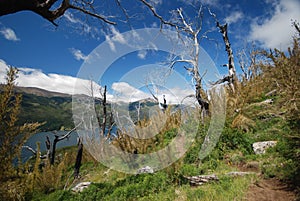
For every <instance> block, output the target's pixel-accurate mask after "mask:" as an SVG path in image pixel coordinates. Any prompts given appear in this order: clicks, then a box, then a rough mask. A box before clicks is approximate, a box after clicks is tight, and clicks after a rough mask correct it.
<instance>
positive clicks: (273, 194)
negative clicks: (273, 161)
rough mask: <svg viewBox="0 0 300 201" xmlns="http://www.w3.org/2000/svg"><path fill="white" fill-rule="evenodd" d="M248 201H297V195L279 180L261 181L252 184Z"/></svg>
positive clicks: (248, 193) (246, 197)
mask: <svg viewBox="0 0 300 201" xmlns="http://www.w3.org/2000/svg"><path fill="white" fill-rule="evenodd" d="M245 200H246V201H295V200H296V194H295V192H293V191H292V190H291V189H289V188H288V186H287V185H286V184H284V183H282V182H280V181H279V180H278V179H275V178H272V179H261V180H259V181H257V182H255V183H254V184H251V185H250V187H249V189H248V192H247V193H246V196H245Z"/></svg>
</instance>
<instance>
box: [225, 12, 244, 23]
mask: <svg viewBox="0 0 300 201" xmlns="http://www.w3.org/2000/svg"><path fill="white" fill-rule="evenodd" d="M243 16H244V15H243V13H242V12H240V11H235V12H232V13H231V14H230V15H229V16H227V17H226V18H225V22H226V23H228V24H233V23H236V22H237V21H238V20H240V19H242V18H243Z"/></svg>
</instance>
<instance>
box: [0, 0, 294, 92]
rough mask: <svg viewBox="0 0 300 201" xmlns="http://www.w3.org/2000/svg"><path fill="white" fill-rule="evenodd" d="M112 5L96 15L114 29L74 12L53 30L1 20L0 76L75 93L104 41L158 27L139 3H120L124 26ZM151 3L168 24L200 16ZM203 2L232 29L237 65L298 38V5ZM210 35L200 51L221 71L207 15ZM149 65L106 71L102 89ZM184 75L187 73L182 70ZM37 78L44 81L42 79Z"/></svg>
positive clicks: (19, 19)
mask: <svg viewBox="0 0 300 201" xmlns="http://www.w3.org/2000/svg"><path fill="white" fill-rule="evenodd" d="M95 2H98V1H95ZM102 2H104V3H102ZM111 2H114V1H108V0H107V1H101V3H102V4H101V5H96V9H98V10H99V11H100V13H101V14H103V15H105V16H110V19H111V20H112V21H115V22H117V25H116V26H110V25H107V24H104V23H102V22H100V21H99V20H95V19H93V18H87V17H86V16H84V15H81V14H80V13H78V12H74V11H72V10H71V11H67V12H66V13H65V15H64V16H63V17H61V18H60V19H59V20H57V21H56V22H57V23H58V24H59V26H58V27H54V26H53V25H52V24H51V23H49V22H48V21H46V20H45V19H43V18H42V17H40V16H38V15H36V14H34V13H32V12H20V13H15V14H12V15H6V16H2V17H0V60H1V61H0V67H1V68H2V70H1V72H0V73H1V75H3V74H4V73H3V72H4V70H3V68H5V66H6V65H12V66H16V67H18V68H21V69H24V70H23V71H22V73H21V75H20V80H19V83H20V85H24V86H40V87H41V88H46V89H49V90H56V91H57V90H58V88H61V92H67V93H71V92H70V90H69V89H68V88H70V87H71V86H72V82H74V79H73V78H72V77H76V75H77V73H78V71H79V69H80V67H81V65H82V64H83V62H84V61H85V60H86V59H87V58H88V56H87V55H89V53H91V52H92V51H93V50H94V49H95V48H96V47H97V46H98V45H99V44H101V43H102V42H103V41H104V40H105V39H112V37H114V36H115V38H118V37H117V36H118V34H120V33H123V32H125V31H129V30H130V29H131V28H134V29H139V28H145V27H159V21H158V20H157V19H156V18H155V17H153V15H152V14H151V12H150V11H149V9H147V8H145V7H144V6H143V5H142V4H141V3H139V2H137V1H136V0H128V1H121V2H122V4H123V6H124V8H125V9H126V10H127V12H128V15H129V16H130V19H129V23H128V22H125V20H126V17H125V16H124V14H123V12H122V10H121V9H120V8H119V7H118V6H117V5H116V4H115V3H111ZM148 2H150V3H151V4H152V5H153V6H154V7H155V9H156V11H157V12H158V13H159V14H161V15H162V16H164V17H165V18H166V19H169V18H170V17H171V14H170V11H171V10H173V9H177V8H179V7H182V8H183V10H184V14H185V15H186V16H189V17H190V18H191V21H193V17H194V16H195V14H196V10H195V9H194V7H193V6H191V5H197V2H199V1H197V0H149V1H148ZM201 2H202V3H203V4H204V5H206V6H209V7H210V8H211V10H212V11H213V12H214V13H215V14H216V15H217V17H218V19H219V21H220V22H222V23H224V22H228V23H229V37H230V40H231V43H232V46H233V49H234V53H235V58H236V61H235V62H236V64H237V63H238V60H237V56H236V55H237V52H238V51H239V50H241V49H242V48H247V47H249V46H247V45H249V44H251V43H252V42H255V43H256V44H257V45H258V46H259V47H262V48H279V49H282V50H285V49H286V48H287V47H288V46H289V44H290V42H291V36H292V35H293V33H294V31H293V28H292V26H291V20H292V19H293V20H297V21H298V22H299V21H300V12H299V10H300V1H299V0H253V1H249V0H240V1H238V2H237V1H235V0H203V1H201ZM193 22H195V21H193ZM208 29H211V30H213V32H212V33H210V34H209V35H208V36H209V37H210V38H212V39H214V42H210V41H205V40H204V41H203V43H201V46H202V47H203V48H204V49H205V50H206V51H207V52H208V54H209V55H210V56H211V58H212V59H213V60H214V62H215V63H216V65H217V66H219V65H221V64H224V63H226V62H227V59H226V52H225V51H224V49H225V48H224V44H223V42H222V38H221V34H219V33H218V31H217V29H216V28H215V25H214V22H213V19H212V18H211V17H210V16H209V15H208V13H206V14H205V15H204V25H203V30H208ZM216 44H217V46H216ZM152 60H153V59H152ZM121 61H122V60H121ZM149 62H150V63H151V58H150V57H149V54H145V52H138V53H137V54H136V56H131V57H127V59H126V61H122V62H120V61H119V62H116V63H115V64H114V66H112V67H111V69H110V70H109V71H107V73H106V77H105V79H103V80H102V82H103V83H102V82H101V84H106V83H105V82H108V84H109V85H110V89H112V85H113V84H117V82H118V79H119V78H120V77H121V76H122V74H124V73H126V72H127V71H129V70H130V69H131V68H133V67H134V66H137V65H143V64H145V65H146V64H147V63H149ZM218 68H219V67H218ZM237 68H238V66H237ZM219 71H220V73H221V74H222V75H223V74H226V69H224V68H220V69H219ZM180 72H182V73H184V71H182V70H180ZM26 76H27V77H26ZM38 76H41V77H44V78H45V79H44V80H43V79H39V78H40V77H38ZM69 76H72V77H69ZM29 78H30V79H29ZM22 79H23V80H22ZM68 80H70V83H69V82H68ZM105 80H106V81H105ZM49 82H51V84H50V83H49ZM115 82H116V83H115ZM48 85H51V86H48ZM115 86H116V85H115ZM122 86H123V85H122Z"/></svg>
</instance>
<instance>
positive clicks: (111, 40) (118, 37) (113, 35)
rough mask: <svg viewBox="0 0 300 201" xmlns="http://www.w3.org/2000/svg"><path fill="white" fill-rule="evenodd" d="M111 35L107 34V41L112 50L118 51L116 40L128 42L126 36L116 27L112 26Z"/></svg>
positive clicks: (122, 42)
mask: <svg viewBox="0 0 300 201" xmlns="http://www.w3.org/2000/svg"><path fill="white" fill-rule="evenodd" d="M110 31H111V35H105V39H106V42H107V43H108V45H109V47H110V49H111V51H113V52H115V51H116V45H115V42H117V43H121V44H126V43H127V42H126V40H125V38H124V36H123V35H122V34H121V33H120V32H119V31H118V30H117V29H116V28H115V27H114V26H111V27H110Z"/></svg>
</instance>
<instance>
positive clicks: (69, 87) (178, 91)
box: [0, 59, 194, 104]
mask: <svg viewBox="0 0 300 201" xmlns="http://www.w3.org/2000/svg"><path fill="white" fill-rule="evenodd" d="M7 69H8V65H7V64H6V63H5V61H3V60H1V59H0V83H4V82H5V77H6V71H7ZM18 69H19V73H18V78H17V79H16V84H17V85H18V86H22V87H37V88H41V89H45V90H48V91H53V92H60V93H65V94H71V95H72V94H85V95H91V82H90V80H85V79H79V78H76V77H72V76H67V75H59V74H54V73H50V74H46V73H44V72H42V71H41V70H38V69H33V68H18ZM111 88H112V90H113V92H114V93H113V94H110V93H108V94H107V99H108V101H111V102H120V101H122V102H133V101H138V100H141V99H146V98H152V95H151V94H150V92H149V91H143V90H141V89H137V88H135V87H134V86H131V85H130V84H128V83H127V82H114V83H113V84H112V86H111ZM100 89H101V86H100V85H98V84H97V83H95V82H93V91H94V96H96V97H101V95H100V93H99V92H100ZM155 92H156V93H157V94H155V95H156V96H157V98H158V99H159V101H160V102H163V95H165V96H166V100H167V103H168V104H178V103H181V101H182V100H183V99H184V98H185V97H186V96H188V95H191V94H194V91H193V90H192V89H183V88H180V87H174V88H168V89H164V90H158V91H155Z"/></svg>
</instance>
